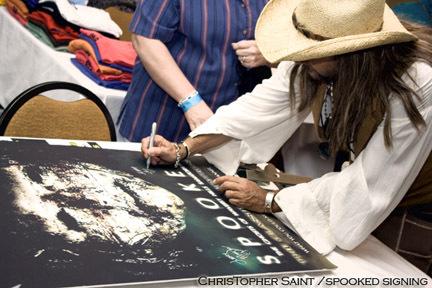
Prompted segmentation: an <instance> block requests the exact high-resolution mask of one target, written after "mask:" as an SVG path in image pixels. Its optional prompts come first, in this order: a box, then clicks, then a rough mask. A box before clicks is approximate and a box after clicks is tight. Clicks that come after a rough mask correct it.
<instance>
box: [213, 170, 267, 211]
mask: <svg viewBox="0 0 432 288" xmlns="http://www.w3.org/2000/svg"><path fill="white" fill-rule="evenodd" d="M213 183H214V184H216V185H219V190H220V191H222V192H224V193H225V196H226V197H227V198H228V201H229V202H230V203H231V204H233V205H236V206H238V207H241V208H245V209H248V210H251V211H254V212H259V213H263V212H264V203H265V198H266V195H267V192H266V191H265V190H264V189H262V188H260V187H258V185H257V184H256V183H255V182H252V181H250V180H247V179H245V178H240V177H235V176H222V177H218V178H216V179H215V180H214V181H213Z"/></svg>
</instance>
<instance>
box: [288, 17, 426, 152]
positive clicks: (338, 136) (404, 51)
mask: <svg viewBox="0 0 432 288" xmlns="http://www.w3.org/2000/svg"><path fill="white" fill-rule="evenodd" d="M403 24H404V26H405V27H406V28H407V29H408V30H409V31H410V32H411V33H413V34H415V35H416V36H417V37H418V38H419V40H417V41H413V42H407V43H400V44H392V45H384V46H379V47H375V48H370V49H366V50H362V51H357V52H353V53H348V54H344V55H340V56H337V57H336V59H337V61H338V71H337V72H336V75H335V77H334V87H333V109H332V121H330V123H329V125H330V126H329V129H328V132H329V133H328V137H329V141H330V150H331V152H332V154H335V153H336V152H337V151H338V150H341V149H347V148H349V143H351V141H352V140H354V141H355V137H356V135H357V133H358V131H359V128H360V126H361V125H362V123H363V121H364V120H365V118H366V116H367V112H368V109H370V106H371V105H375V106H377V107H379V109H381V111H385V113H386V117H385V120H384V139H385V145H386V147H391V146H392V136H391V122H390V119H391V113H392V111H391V109H390V97H391V96H394V97H397V98H399V100H401V102H402V104H403V106H404V109H405V111H406V113H407V115H408V117H409V119H410V120H411V122H412V123H413V124H414V126H415V127H416V129H417V130H419V129H420V128H421V127H422V126H424V125H425V121H424V119H423V117H422V116H421V114H420V112H419V111H418V109H417V107H416V105H415V103H414V97H417V95H416V94H415V92H414V91H413V90H412V89H411V88H410V87H409V86H408V85H407V84H406V83H405V82H404V81H403V80H402V75H403V74H404V73H405V72H406V71H407V70H408V68H409V67H410V66H411V65H412V64H413V63H414V62H415V61H423V62H426V63H428V64H429V65H431V66H432V29H431V28H428V27H425V26H421V25H417V24H413V23H409V22H405V21H404V22H403ZM409 77H411V76H409ZM296 80H297V81H300V85H299V90H300V91H299V93H300V95H301V96H302V97H301V100H300V103H298V104H299V105H298V110H299V111H301V110H303V109H305V108H306V107H310V106H311V105H312V102H313V101H314V100H315V98H314V97H315V96H317V95H316V90H317V87H318V85H319V84H321V83H320V82H318V81H316V80H313V79H312V78H311V77H310V76H309V74H308V66H307V65H303V64H301V63H296V64H295V65H294V67H293V70H292V71H291V75H290V100H291V103H292V105H293V106H292V107H294V106H295V105H296V104H297V103H295V98H296V96H295V95H296V92H297V91H295V85H294V82H295V81H296ZM320 96H322V95H320ZM317 97H319V95H318V96H317Z"/></svg>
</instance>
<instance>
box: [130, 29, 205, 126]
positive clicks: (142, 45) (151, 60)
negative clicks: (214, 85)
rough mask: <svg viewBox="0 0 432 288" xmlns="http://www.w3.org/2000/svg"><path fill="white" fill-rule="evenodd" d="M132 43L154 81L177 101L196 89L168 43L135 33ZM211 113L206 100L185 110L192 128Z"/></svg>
mask: <svg viewBox="0 0 432 288" xmlns="http://www.w3.org/2000/svg"><path fill="white" fill-rule="evenodd" d="M132 44H133V46H134V48H135V50H136V51H137V54H138V56H139V58H140V60H141V63H142V64H143V65H144V68H145V69H146V71H147V72H148V73H149V75H150V76H151V78H152V79H153V81H155V82H156V83H157V84H158V85H159V86H160V87H161V88H162V89H163V90H164V91H165V92H166V93H167V94H168V95H170V96H171V97H172V98H173V99H174V100H175V101H176V102H180V101H181V100H183V99H185V98H186V97H187V96H188V95H191V94H192V93H193V92H194V91H195V88H194V87H193V85H192V84H191V83H190V82H189V80H188V79H187V78H186V76H185V75H184V74H183V72H182V71H181V70H180V68H179V66H178V65H177V63H176V62H175V60H174V58H173V57H172V55H171V53H170V52H169V50H168V48H167V47H166V45H165V44H164V43H162V42H161V41H160V40H157V39H150V38H146V37H143V36H140V35H136V34H133V35H132ZM179 109H180V108H179ZM211 115H213V112H212V111H211V109H210V108H209V107H208V105H207V104H206V103H205V102H204V101H201V102H199V103H198V104H196V105H195V106H193V107H192V108H190V109H189V110H188V111H186V112H185V117H186V120H187V121H188V124H189V126H190V128H191V130H193V129H195V128H196V127H198V126H199V125H200V124H202V123H203V122H204V121H205V120H207V119H208V118H209V117H210V116H211Z"/></svg>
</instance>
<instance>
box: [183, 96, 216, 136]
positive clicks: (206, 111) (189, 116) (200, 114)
mask: <svg viewBox="0 0 432 288" xmlns="http://www.w3.org/2000/svg"><path fill="white" fill-rule="evenodd" d="M184 115H185V117H186V121H187V122H188V124H189V127H190V129H191V130H194V129H195V128H197V127H198V126H200V125H201V124H202V123H204V122H205V121H206V120H207V119H208V118H210V116H212V115H213V111H212V110H211V109H210V107H209V106H207V104H206V103H205V102H204V101H201V102H199V103H198V104H197V105H195V106H193V107H192V108H190V109H189V110H188V111H186V113H184Z"/></svg>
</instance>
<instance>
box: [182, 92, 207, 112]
mask: <svg viewBox="0 0 432 288" xmlns="http://www.w3.org/2000/svg"><path fill="white" fill-rule="evenodd" d="M201 101H202V98H201V96H200V95H199V93H198V91H194V92H193V93H192V94H191V95H189V96H187V97H186V98H184V99H183V100H181V101H180V102H179V103H178V105H177V106H178V107H180V108H181V109H182V110H183V112H184V113H185V112H187V111H188V110H189V109H190V108H192V107H193V106H195V105H197V104H198V103H199V102H201Z"/></svg>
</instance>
